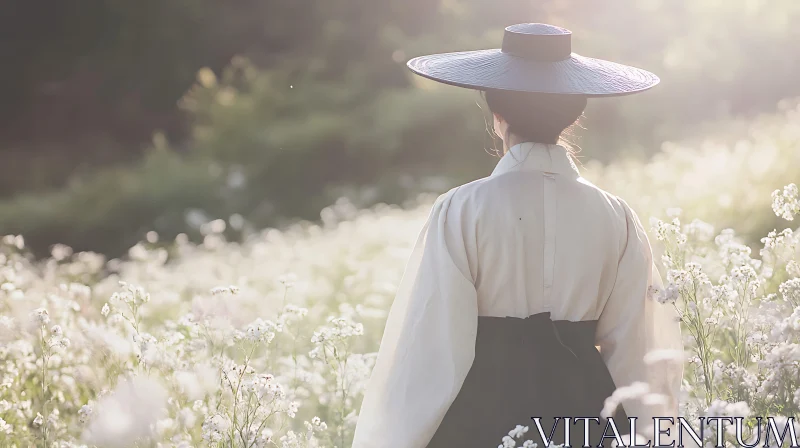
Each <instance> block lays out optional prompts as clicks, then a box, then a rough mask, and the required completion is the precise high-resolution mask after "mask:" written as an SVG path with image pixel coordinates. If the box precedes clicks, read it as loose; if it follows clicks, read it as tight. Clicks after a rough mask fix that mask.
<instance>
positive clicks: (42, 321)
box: [31, 308, 50, 326]
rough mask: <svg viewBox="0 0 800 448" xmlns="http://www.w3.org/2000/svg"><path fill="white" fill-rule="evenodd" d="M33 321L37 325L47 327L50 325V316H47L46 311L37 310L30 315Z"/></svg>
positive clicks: (42, 309)
mask: <svg viewBox="0 0 800 448" xmlns="http://www.w3.org/2000/svg"><path fill="white" fill-rule="evenodd" d="M31 315H32V317H33V319H34V321H35V322H36V323H38V324H39V325H42V326H44V325H47V324H49V323H50V314H48V312H47V310H46V309H44V308H37V309H36V310H34V311H33V313H32V314H31Z"/></svg>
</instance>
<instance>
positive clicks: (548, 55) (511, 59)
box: [407, 23, 659, 97]
mask: <svg viewBox="0 0 800 448" xmlns="http://www.w3.org/2000/svg"><path fill="white" fill-rule="evenodd" d="M571 37H572V32H571V31H569V30H567V29H564V28H561V27H557V26H553V25H547V24H544V23H521V24H518V25H512V26H509V27H508V28H506V29H505V34H504V36H503V45H502V48H497V49H492V50H476V51H461V52H457V53H441V54H432V55H427V56H420V57H417V58H414V59H412V60H410V61H408V64H407V65H408V67H409V68H410V69H411V70H412V71H413V72H414V73H416V74H418V75H421V76H424V77H426V78H430V79H433V80H435V81H438V82H442V83H445V84H450V85H454V86H459V87H465V88H469V89H475V90H510V91H519V92H536V93H553V94H572V95H585V96H589V97H601V96H620V95H629V94H632V93H637V92H641V91H644V90H647V89H649V88H651V87H653V86H655V85H656V84H658V82H659V79H658V76H656V75H654V74H653V73H650V72H648V71H647V70H642V69H640V68H636V67H631V66H628V65H623V64H618V63H616V62H611V61H605V60H602V59H595V58H589V57H585V56H581V55H578V54H576V53H573V52H572V39H571Z"/></svg>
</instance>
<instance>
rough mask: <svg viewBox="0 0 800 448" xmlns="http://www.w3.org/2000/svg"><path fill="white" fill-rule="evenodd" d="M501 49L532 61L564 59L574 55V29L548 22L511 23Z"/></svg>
mask: <svg viewBox="0 0 800 448" xmlns="http://www.w3.org/2000/svg"><path fill="white" fill-rule="evenodd" d="M501 51H502V52H503V53H508V54H510V55H513V56H517V57H520V58H523V59H529V60H532V61H543V62H556V61H563V60H565V59H569V58H570V56H571V55H572V31H570V30H568V29H566V28H561V27H558V26H555V25H548V24H546V23H519V24H516V25H511V26H509V27H507V28H506V29H505V34H504V35H503V46H502V48H501Z"/></svg>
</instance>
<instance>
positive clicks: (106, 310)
mask: <svg viewBox="0 0 800 448" xmlns="http://www.w3.org/2000/svg"><path fill="white" fill-rule="evenodd" d="M110 312H111V307H109V306H108V303H106V304H105V305H103V308H102V309H101V310H100V314H102V315H103V316H104V317H107V316H108V313H110Z"/></svg>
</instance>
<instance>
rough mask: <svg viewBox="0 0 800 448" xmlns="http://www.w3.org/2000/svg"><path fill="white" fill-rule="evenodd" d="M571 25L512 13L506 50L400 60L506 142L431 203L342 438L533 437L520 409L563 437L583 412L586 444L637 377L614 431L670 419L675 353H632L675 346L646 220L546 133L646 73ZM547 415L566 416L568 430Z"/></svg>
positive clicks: (418, 446)
mask: <svg viewBox="0 0 800 448" xmlns="http://www.w3.org/2000/svg"><path fill="white" fill-rule="evenodd" d="M570 35H571V33H570V32H569V31H568V30H565V29H562V28H559V27H555V26H551V25H545V24H520V25H514V26H511V27H508V28H506V30H505V35H504V38H503V45H502V49H498V50H483V51H471V52H460V53H450V54H438V55H430V56H422V57H419V58H415V59H412V60H411V61H409V62H408V66H409V67H410V68H411V70H412V71H414V72H415V73H417V74H419V75H421V76H424V77H427V78H430V79H434V80H437V81H439V82H443V83H447V84H451V85H456V86H461V87H466V88H471V89H475V90H480V91H483V92H485V97H486V100H487V103H488V106H489V108H490V109H491V111H492V113H493V116H494V129H495V132H496V133H497V134H498V136H500V138H502V140H503V146H504V152H505V153H504V155H503V156H502V158H501V159H500V161H499V162H498V164H497V166H496V168H495V169H494V171H493V172H492V173H491V175H490V176H488V177H486V178H483V179H479V180H476V181H474V182H471V183H468V184H465V185H462V186H460V187H457V188H454V189H452V190H450V191H449V192H447V193H446V194H444V195H442V196H440V197H439V198H438V200H437V201H436V203H435V204H434V206H433V209H432V211H431V213H430V216H429V218H428V221H427V223H426V224H425V226H424V228H423V230H422V232H421V233H420V236H419V239H418V241H417V243H416V247H415V249H414V252H413V255H412V256H411V259H410V261H409V263H408V266H407V268H406V272H405V274H404V276H403V279H402V282H401V285H400V288H399V291H398V293H397V297H396V299H395V301H394V303H393V305H392V308H391V311H390V313H389V316H388V320H387V323H386V328H385V331H384V335H383V339H382V341H381V346H380V350H379V353H378V358H377V361H376V365H375V368H374V370H373V373H372V376H371V377H370V380H369V384H368V386H367V390H366V395H365V397H364V401H363V404H362V408H361V413H360V416H359V420H358V424H357V426H356V432H355V438H354V442H353V446H354V447H355V448H381V447H386V448H390V447H391V448H394V447H397V448H423V447H485V448H489V447H494V446H497V445H498V443H500V440H501V439H502V437H503V436H505V435H506V434H508V432H509V431H510V430H511V429H513V428H514V427H515V426H516V425H524V426H529V427H530V428H533V430H532V431H531V432H529V433H528V436H531V437H529V438H532V439H533V440H537V441H538V443H539V444H540V445H539V446H542V445H541V444H542V442H543V441H542V440H541V438H540V437H539V435H538V434H539V432H538V428H537V427H536V425H535V420H532V418H534V417H541V420H540V422H541V427H542V429H543V433H544V435H545V436H547V437H548V439H550V437H551V435H552V440H553V441H554V443H564V442H567V443H570V444H571V445H572V446H576V445H577V446H581V445H583V444H584V442H583V440H584V426H586V425H587V424H588V426H589V432H590V434H591V436H590V438H591V444H592V445H593V446H597V445H598V443H600V442H601V441H604V442H609V440H610V439H605V440H602V435H603V431H604V429H605V426H606V424H607V423H608V421H607V420H605V419H602V418H600V417H601V409H602V408H603V405H604V401H605V399H606V398H607V397H609V396H610V395H611V394H612V392H613V391H614V390H615V388H616V387H621V386H629V385H632V384H634V383H637V382H643V383H646V384H647V385H649V387H650V390H651V392H652V395H650V397H651V399H650V400H647V401H644V402H626V403H625V404H624V406H623V407H621V408H617V411H616V414H614V415H613V417H614V418H613V419H611V420H613V421H614V424H615V426H616V428H617V429H618V432H619V433H620V434H627V433H628V429H629V421H628V420H627V418H626V417H636V418H638V419H639V420H638V422H637V427H636V428H637V429H636V432H637V433H644V434H652V433H651V432H650V433H648V432H644V431H647V429H648V428H649V427H650V426H651V425H652V421H653V420H652V418H653V417H673V418H675V417H677V414H678V393H679V390H680V382H681V375H682V363H680V362H677V363H674V364H673V365H672V366H671V367H670V366H663V365H660V366H650V365H648V364H647V363H645V359H644V357H645V355H646V354H647V353H649V352H651V351H654V350H671V351H675V350H682V345H681V336H680V327H679V322H678V320H677V318H676V315H675V314H674V312H673V311H672V308H669V307H667V306H666V305H662V304H660V303H658V302H657V301H656V300H655V299H654V297H653V296H652V291H654V290H656V289H657V288H659V287H660V286H661V279H660V276H659V273H658V271H657V270H656V268H655V265H654V263H653V257H652V252H651V247H650V244H649V241H648V238H647V235H646V233H645V229H644V227H643V226H642V223H641V222H640V220H639V218H638V217H637V215H636V214H635V213H634V212H633V210H631V208H630V207H629V206H628V205H627V204H626V202H625V201H624V200H622V199H621V198H619V197H617V196H615V195H613V194H610V193H607V192H605V191H603V190H601V189H599V188H597V187H596V186H594V185H592V184H591V183H589V182H588V181H587V180H585V179H583V178H582V177H581V176H580V173H579V172H578V169H577V167H576V165H575V163H574V162H573V160H572V158H571V156H572V154H571V153H570V151H569V150H568V149H567V148H566V147H565V146H562V145H559V144H558V142H559V138H560V136H561V135H562V133H563V132H564V131H565V130H566V129H567V128H569V127H570V126H571V125H572V124H573V123H575V122H576V120H577V119H578V118H579V117H580V116H581V115H582V113H583V110H584V108H585V107H586V101H587V98H588V97H600V96H615V95H625V94H631V93H635V92H640V91H643V90H646V89H648V88H650V87H653V86H654V85H656V84H657V83H658V81H659V80H658V78H657V77H656V76H655V75H653V74H652V73H649V72H647V71H644V70H640V69H637V68H633V67H628V66H623V65H619V64H615V63H613V62H608V61H602V60H598V59H591V58H586V57H582V56H579V55H577V54H574V53H572V50H571V44H570ZM596 346H597V347H599V352H598V349H597V348H596ZM672 353H675V352H672ZM678 353H680V352H678ZM653 397H655V398H659V399H652V398H653ZM556 417H563V418H568V419H569V425H568V426H570V436H569V440H566V439H567V437H566V435H565V434H564V426H565V423H564V420H563V419H562V420H560V421H559V420H556V419H555V418H556ZM582 417H584V418H585V417H589V418H593V419H597V420H592V421H590V422H588V423H587V421H586V420H579V421H578V423H576V421H575V420H574V419H576V418H582ZM554 424H555V428H556V429H555V430H554V431H553V432H552V433H551V430H552V429H553V428H554ZM663 427H664V426H663V425H662V428H663ZM640 429H641V430H643V431H640ZM606 434H607V435H609V436H611V435H613V432H612V431H609V432H607V433H606ZM673 434H674V433H673ZM664 440H667V442H666V443H669V441H668V440H669V439H667V438H663V439H662V443H664V442H663V441H664Z"/></svg>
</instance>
